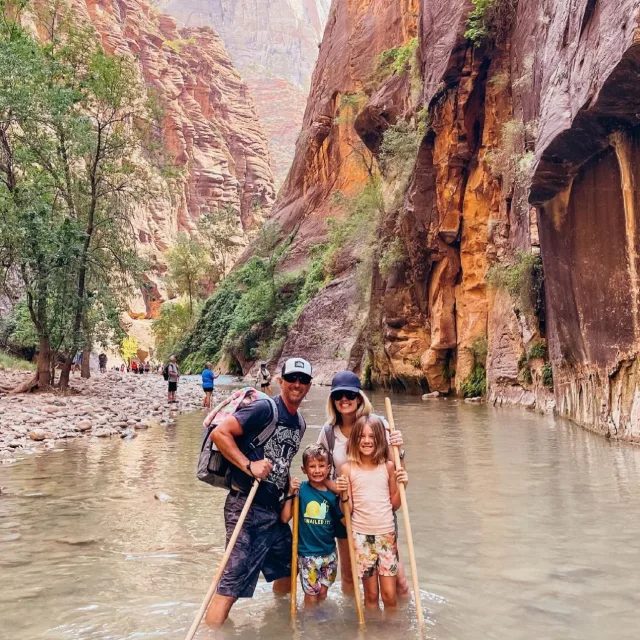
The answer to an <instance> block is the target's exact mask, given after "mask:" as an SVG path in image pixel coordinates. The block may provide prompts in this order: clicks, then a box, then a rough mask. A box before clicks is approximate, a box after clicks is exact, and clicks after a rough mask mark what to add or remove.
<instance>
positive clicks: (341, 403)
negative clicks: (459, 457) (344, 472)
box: [318, 371, 409, 596]
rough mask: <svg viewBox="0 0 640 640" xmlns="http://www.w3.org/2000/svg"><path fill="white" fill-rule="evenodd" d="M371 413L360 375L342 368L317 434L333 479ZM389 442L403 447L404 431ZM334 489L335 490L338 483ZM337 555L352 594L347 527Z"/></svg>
mask: <svg viewBox="0 0 640 640" xmlns="http://www.w3.org/2000/svg"><path fill="white" fill-rule="evenodd" d="M372 414H373V407H372V406H371V402H369V398H367V396H366V395H365V394H364V392H363V391H362V384H361V383H360V378H358V376H357V375H356V374H355V373H353V372H352V371H340V372H339V373H337V374H336V375H335V376H334V377H333V380H332V381H331V393H330V394H329V398H328V399H327V422H326V423H325V424H324V426H323V427H322V429H321V430H320V435H319V436H318V444H323V445H324V446H325V447H326V448H327V449H328V450H329V451H330V452H331V455H332V458H333V478H334V479H335V478H337V476H338V475H340V468H341V467H342V466H343V465H344V464H346V463H347V462H348V459H347V442H348V440H349V436H350V435H351V430H352V429H353V425H354V424H355V423H356V420H358V418H360V417H361V416H369V415H372ZM381 420H382V422H383V423H384V425H385V427H386V428H387V429H388V428H389V426H388V423H387V421H386V420H385V419H384V418H382V417H381ZM389 443H390V444H392V445H397V446H399V447H401V446H402V434H401V433H400V431H394V432H393V433H392V434H390V435H389ZM331 488H332V489H334V488H335V485H333V486H332V487H331ZM338 556H339V558H340V563H339V564H340V577H341V579H342V590H343V591H344V592H345V593H353V576H352V575H351V565H350V562H349V545H348V544H347V532H346V529H344V528H343V529H342V530H339V533H338ZM397 592H398V595H399V596H405V595H408V594H409V585H408V583H407V575H406V573H405V570H404V566H403V565H402V563H400V565H399V566H398V587H397Z"/></svg>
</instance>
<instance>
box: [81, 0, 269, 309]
mask: <svg viewBox="0 0 640 640" xmlns="http://www.w3.org/2000/svg"><path fill="white" fill-rule="evenodd" d="M74 9H75V10H76V11H77V15H78V19H82V18H84V19H86V20H90V21H91V22H92V23H93V25H94V26H95V28H96V30H97V32H98V34H99V36H100V37H101V39H102V43H103V45H104V47H105V49H106V50H107V52H108V53H115V54H119V55H125V56H131V57H132V58H135V60H136V61H137V62H138V65H139V68H140V74H141V80H142V83H143V86H146V88H147V90H149V89H151V90H152V91H153V96H154V99H155V100H156V101H157V102H158V103H159V108H160V110H161V113H162V117H161V122H160V129H159V132H158V140H157V142H158V143H159V144H160V146H161V148H162V154H163V155H164V156H165V159H164V161H165V162H166V163H167V164H168V166H171V167H172V174H173V175H172V177H171V178H167V176H166V175H165V174H164V173H163V172H162V171H161V170H157V168H156V167H155V161H154V158H153V153H150V152H149V150H148V149H146V148H144V147H142V148H141V149H140V151H139V154H138V162H139V163H141V164H143V165H146V166H148V167H149V169H150V171H149V175H150V184H149V185H148V186H149V195H148V197H146V198H144V200H143V201H141V202H140V204H139V205H138V206H137V207H136V211H135V215H134V218H133V220H132V224H133V226H134V228H135V231H136V235H137V240H138V244H139V246H140V249H141V253H142V254H143V255H144V256H145V257H146V258H147V259H149V260H150V262H151V265H152V269H151V271H150V272H149V273H148V274H147V275H146V276H145V279H146V281H147V286H145V287H144V289H143V291H142V292H141V295H140V297H139V299H137V300H134V301H132V303H131V314H132V315H133V316H135V317H151V316H154V315H155V314H156V313H157V311H158V308H159V305H160V303H161V302H162V300H163V299H164V298H165V296H166V291H165V288H164V284H163V274H164V272H165V269H166V267H165V263H164V259H163V253H164V252H165V251H166V250H167V249H169V248H170V247H171V246H172V245H173V243H174V242H175V240H176V238H177V235H178V234H179V233H180V232H185V233H187V234H191V235H197V226H196V223H197V220H198V218H199V217H200V215H201V214H203V213H204V212H209V211H216V210H217V209H218V208H219V207H221V206H223V205H225V204H231V205H233V206H234V207H235V208H236V209H237V211H238V212H239V216H238V231H239V234H240V235H242V234H243V233H245V232H246V231H247V230H249V229H250V228H251V227H252V226H256V225H258V224H260V223H261V222H262V219H263V217H264V216H265V215H266V214H267V213H268V212H269V210H270V207H271V205H272V204H273V201H274V199H275V188H274V179H273V174H272V172H271V167H270V162H269V150H268V146H267V140H266V136H265V133H264V130H263V129H262V126H261V125H260V123H259V121H258V116H257V113H256V111H255V108H254V105H253V101H252V99H251V97H250V96H249V91H248V89H247V86H246V85H245V84H244V82H243V81H242V79H241V77H240V74H239V73H238V71H237V70H236V69H235V68H234V65H233V63H232V62H231V59H230V58H229V56H228V54H227V52H226V50H225V48H224V45H223V44H222V41H221V39H220V38H219V36H218V35H217V34H216V33H215V32H214V31H213V30H212V29H211V28H209V27H202V28H187V29H178V28H177V26H176V21H175V19H174V18H172V17H170V16H167V15H162V14H160V13H159V12H158V10H157V9H156V8H155V7H154V6H152V5H151V4H150V3H149V2H146V1H145V0H121V1H118V2H112V1H111V0H105V1H103V2H95V1H94V0H80V1H78V2H76V3H75V4H74Z"/></svg>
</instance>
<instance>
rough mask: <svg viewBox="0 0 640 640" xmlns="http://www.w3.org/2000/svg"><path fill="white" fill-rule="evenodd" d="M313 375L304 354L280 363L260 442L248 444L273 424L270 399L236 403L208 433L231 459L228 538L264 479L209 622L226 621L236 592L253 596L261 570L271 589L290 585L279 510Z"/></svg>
mask: <svg viewBox="0 0 640 640" xmlns="http://www.w3.org/2000/svg"><path fill="white" fill-rule="evenodd" d="M311 375H312V371H311V365H310V364H309V363H308V362H307V361H306V360H303V359H302V358H290V359H289V360H287V361H286V362H285V363H284V365H283V366H282V374H281V377H280V379H279V383H280V389H281V391H280V395H279V396H277V397H276V398H275V399H274V402H275V407H276V409H277V414H278V415H277V418H278V420H277V424H276V428H275V431H274V433H273V435H272V436H271V437H270V438H269V439H268V440H267V441H266V442H265V443H264V445H261V446H257V447H255V448H253V449H252V448H250V447H249V445H250V444H252V443H253V441H254V439H255V438H256V436H257V435H258V434H260V433H261V432H262V431H263V430H264V429H266V428H267V427H268V426H270V424H271V421H272V418H273V409H272V405H271V403H270V401H269V400H258V401H256V402H253V403H251V404H250V405H247V406H245V407H242V408H240V409H238V410H237V411H236V412H235V413H234V414H233V415H232V416H230V417H228V418H226V419H225V420H223V421H222V422H221V423H220V424H219V425H218V426H217V427H216V428H215V429H214V430H213V431H212V433H211V439H212V440H213V442H214V443H215V445H216V447H217V448H218V449H219V450H220V452H221V453H222V455H224V457H225V458H227V460H229V461H230V462H231V463H232V464H233V465H234V466H232V467H231V490H230V492H229V495H228V496H227V500H226V503H225V507H224V521H225V527H226V532H227V543H228V542H229V539H230V537H231V534H232V532H233V529H234V527H235V525H236V523H237V521H238V518H239V516H240V513H241V511H242V509H243V507H244V504H245V501H246V499H247V494H248V493H249V491H250V488H251V485H252V484H253V481H254V479H256V478H257V479H259V480H262V482H261V483H260V485H259V487H258V491H257V493H256V497H255V500H254V502H253V504H252V505H251V508H250V509H249V512H248V515H247V519H246V520H245V523H244V526H243V527H242V529H241V531H240V536H239V538H238V540H237V542H236V544H235V546H234V547H233V551H232V552H231V558H230V560H229V563H228V564H227V567H226V569H225V570H224V573H223V574H222V578H221V580H220V584H219V585H218V591H217V593H216V595H215V596H214V598H213V600H212V602H211V605H210V607H209V610H208V612H207V617H206V620H207V623H208V624H210V625H211V626H215V627H219V626H221V625H222V624H223V623H224V621H225V620H226V619H227V617H228V615H229V611H230V610H231V607H232V606H233V604H234V602H235V601H236V600H237V599H238V598H251V597H253V592H254V591H255V588H256V584H257V582H258V576H259V574H260V572H261V571H262V573H263V574H264V577H265V579H266V580H267V582H273V590H274V592H276V593H287V592H288V591H289V589H290V586H291V529H290V528H289V527H288V526H287V525H286V524H285V523H284V522H282V521H281V519H280V512H281V510H282V505H283V502H284V501H285V500H288V499H290V498H291V497H292V496H287V495H286V494H287V489H288V487H289V470H290V467H291V460H292V459H293V457H294V456H295V455H296V453H297V452H298V449H299V447H300V440H301V438H302V433H303V431H304V420H303V419H302V416H300V414H299V413H298V408H299V407H300V404H301V403H302V400H303V399H304V397H305V396H306V395H307V393H308V391H309V388H310V387H311ZM285 496H286V497H285Z"/></svg>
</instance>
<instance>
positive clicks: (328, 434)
mask: <svg viewBox="0 0 640 640" xmlns="http://www.w3.org/2000/svg"><path fill="white" fill-rule="evenodd" d="M322 435H323V436H324V439H325V440H326V441H327V449H329V453H332V454H333V450H334V448H335V446H336V432H335V431H334V430H333V425H332V424H331V423H330V422H325V423H324V425H323V426H322Z"/></svg>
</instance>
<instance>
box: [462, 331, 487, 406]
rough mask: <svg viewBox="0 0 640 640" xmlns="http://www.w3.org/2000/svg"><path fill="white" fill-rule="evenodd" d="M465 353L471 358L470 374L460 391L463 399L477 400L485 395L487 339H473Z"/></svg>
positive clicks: (480, 337)
mask: <svg viewBox="0 0 640 640" xmlns="http://www.w3.org/2000/svg"><path fill="white" fill-rule="evenodd" d="M467 351H469V352H470V353H471V355H472V356H473V368H472V369H471V373H470V374H469V375H468V376H467V377H466V379H465V380H464V382H463V383H462V387H461V388H460V390H461V391H462V395H463V396H464V397H465V398H478V397H480V396H484V395H485V394H486V393H487V369H486V363H487V353H488V345H487V339H486V337H484V336H478V337H476V338H474V340H473V342H472V343H471V345H470V346H469V347H467Z"/></svg>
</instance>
